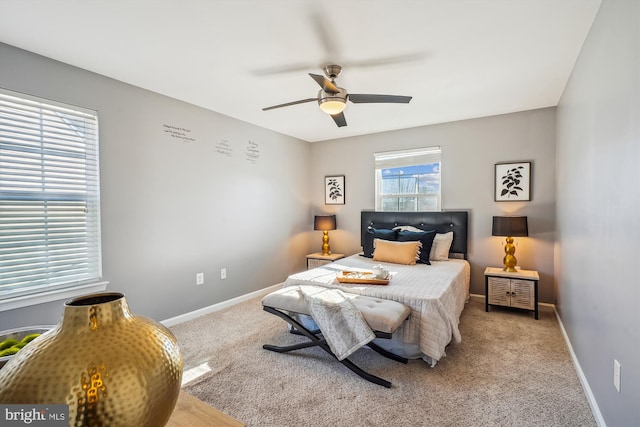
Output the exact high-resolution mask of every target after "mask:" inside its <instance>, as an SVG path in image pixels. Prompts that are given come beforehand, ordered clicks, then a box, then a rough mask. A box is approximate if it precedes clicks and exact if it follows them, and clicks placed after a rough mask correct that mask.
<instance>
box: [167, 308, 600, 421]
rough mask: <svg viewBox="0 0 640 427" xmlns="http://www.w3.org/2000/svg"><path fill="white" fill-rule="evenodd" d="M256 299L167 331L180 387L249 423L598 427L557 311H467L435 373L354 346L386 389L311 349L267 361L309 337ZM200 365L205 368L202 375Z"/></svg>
mask: <svg viewBox="0 0 640 427" xmlns="http://www.w3.org/2000/svg"><path fill="white" fill-rule="evenodd" d="M260 301H261V298H255V299H252V300H249V301H246V302H243V303H241V304H238V305H235V306H233V307H229V308H227V309H224V310H221V311H218V312H215V313H212V314H208V315H205V316H202V317H200V318H197V319H193V320H191V321H188V322H185V323H182V324H179V325H176V326H174V327H172V328H171V330H172V331H173V333H174V334H175V335H176V337H177V338H178V342H179V343H180V346H181V348H182V351H183V355H184V360H185V372H187V371H189V370H190V369H191V368H194V367H200V371H202V372H204V371H206V370H208V369H209V371H208V372H204V373H203V374H202V375H200V376H199V377H197V378H195V379H193V380H192V381H191V382H189V383H187V384H185V385H184V387H183V389H184V390H185V391H187V392H188V393H190V394H192V395H194V396H196V397H198V398H199V399H201V400H203V401H205V402H207V403H209V404H211V405H212V406H214V407H216V408H218V409H219V410H221V411H223V412H225V413H227V414H228V415H230V416H232V417H234V418H236V419H237V420H239V421H241V422H242V423H244V424H246V425H247V426H261V427H262V426H265V427H271V426H273V427H276V426H278V427H288V426H291V427H293V426H296V427H297V426H329V425H331V426H411V427H413V426H545V427H547V426H595V425H596V423H595V421H594V418H593V415H592V413H591V410H590V407H589V404H588V402H587V399H586V397H585V395H584V392H583V390H582V387H581V385H580V382H579V380H578V377H577V374H576V372H575V369H574V366H573V364H572V362H571V358H570V355H569V352H568V349H567V346H566V344H565V342H564V339H563V337H562V333H561V331H560V327H559V325H558V322H557V320H556V317H555V314H554V312H553V311H551V310H548V309H547V310H541V311H540V319H539V320H535V319H534V318H533V315H532V314H531V313H528V312H520V311H513V310H506V309H501V308H492V309H491V311H490V312H489V313H486V312H485V311H484V303H482V302H478V301H474V300H472V301H471V302H469V303H468V304H467V305H466V307H465V309H464V311H463V312H462V316H461V319H460V331H461V334H462V342H461V343H459V344H452V345H450V346H449V347H447V356H446V357H444V358H443V359H441V360H440V362H439V363H438V364H437V365H436V366H435V367H434V368H431V367H429V366H428V365H427V364H426V363H424V362H423V361H422V360H411V361H410V362H409V364H408V365H404V364H401V363H397V362H394V361H392V360H389V359H386V358H384V357H382V356H380V355H379V354H377V353H375V352H373V351H372V350H370V349H368V348H362V349H360V350H358V351H357V352H356V353H354V354H353V355H351V356H350V359H351V360H352V361H353V362H354V363H356V364H358V365H359V366H360V367H362V368H363V369H365V370H367V371H369V372H371V373H373V374H375V375H378V376H380V377H382V378H385V379H387V380H389V381H391V382H392V383H393V387H392V388H391V389H386V388H384V387H381V386H378V385H375V384H372V383H370V382H368V381H365V380H364V379H362V378H360V377H359V376H357V375H355V374H354V373H352V372H351V371H350V370H348V369H347V368H346V367H345V366H343V365H342V364H340V363H338V362H337V361H336V360H335V359H333V358H332V357H331V356H330V355H328V354H327V353H325V352H324V351H322V350H321V349H319V348H317V347H316V348H311V349H304V350H298V351H296V352H292V353H287V354H278V353H273V352H270V351H267V350H264V349H263V348H262V345H263V344H267V343H268V344H274V345H287V344H293V343H296V342H300V341H302V340H305V339H306V338H304V337H300V336H297V335H293V334H290V333H288V330H287V324H286V323H285V322H284V321H283V320H282V319H280V318H278V317H276V316H274V315H271V314H269V313H266V312H264V311H263V310H262V306H261V304H260ZM203 368H205V369H203Z"/></svg>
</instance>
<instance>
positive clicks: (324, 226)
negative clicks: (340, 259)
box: [313, 215, 336, 255]
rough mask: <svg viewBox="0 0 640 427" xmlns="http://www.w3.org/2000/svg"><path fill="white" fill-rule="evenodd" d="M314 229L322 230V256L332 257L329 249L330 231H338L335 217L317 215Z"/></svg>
mask: <svg viewBox="0 0 640 427" xmlns="http://www.w3.org/2000/svg"><path fill="white" fill-rule="evenodd" d="M313 229H314V230H321V231H322V232H323V235H322V255H331V250H330V249H329V230H335V229H336V216H335V215H316V216H315V219H314V221H313Z"/></svg>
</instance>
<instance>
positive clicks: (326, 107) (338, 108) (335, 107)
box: [318, 99, 347, 116]
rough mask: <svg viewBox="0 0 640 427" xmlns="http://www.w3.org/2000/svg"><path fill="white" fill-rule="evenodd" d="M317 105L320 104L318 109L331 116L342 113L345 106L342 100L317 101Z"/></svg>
mask: <svg viewBox="0 0 640 427" xmlns="http://www.w3.org/2000/svg"><path fill="white" fill-rule="evenodd" d="M318 103H319V104H320V109H321V110H322V111H324V112H325V113H327V114H329V115H331V116H333V115H334V114H338V113H342V111H344V109H345V107H346V106H347V104H346V103H345V102H344V100H342V99H336V100H333V99H325V100H320V101H318Z"/></svg>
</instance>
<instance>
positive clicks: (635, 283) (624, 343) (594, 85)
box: [556, 0, 640, 426]
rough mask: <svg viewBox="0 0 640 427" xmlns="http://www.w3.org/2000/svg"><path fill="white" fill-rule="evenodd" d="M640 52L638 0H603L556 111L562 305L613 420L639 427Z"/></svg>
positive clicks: (580, 358)
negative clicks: (616, 366) (617, 383)
mask: <svg viewBox="0 0 640 427" xmlns="http://www.w3.org/2000/svg"><path fill="white" fill-rule="evenodd" d="M639 58H640V6H639V2H638V1H637V0H629V1H611V0H604V1H603V2H602V5H601V7H600V11H599V13H598V16H597V18H596V20H595V22H594V24H593V27H592V28H591V32H590V34H589V37H588V38H587V40H586V43H585V44H584V46H583V49H582V52H581V54H580V57H579V59H578V61H577V63H576V66H575V68H574V70H573V74H572V76H571V79H570V81H569V84H568V85H567V87H566V89H565V92H564V94H563V96H562V99H561V101H560V104H559V106H558V114H557V125H558V129H557V146H558V154H557V158H558V191H557V193H558V232H559V244H558V262H557V263H556V267H557V275H558V278H559V279H558V283H559V287H558V310H559V312H560V316H561V318H562V322H563V324H564V326H565V328H566V331H567V334H568V335H569V338H570V340H571V343H572V346H573V350H574V352H575V354H576V357H577V359H578V361H579V363H580V366H581V367H582V370H583V372H584V374H585V376H586V379H587V381H588V383H589V385H590V388H591V390H592V392H593V395H594V396H595V399H596V400H597V402H598V407H599V409H600V412H601V413H602V417H603V418H604V421H605V422H606V424H607V425H609V426H638V425H640V314H639V313H640V309H639V307H640V279H638V270H637V269H636V267H637V266H638V264H637V263H638V259H639V258H638V254H640V215H639V214H640V191H639V189H638V184H639V183H640V176H639V173H638V171H639V170H640V169H639V165H640V129H639V126H640V65H639ZM614 359H617V360H618V361H619V362H620V363H621V365H622V369H621V392H620V393H618V392H617V391H616V389H615V388H614V386H613V361H614Z"/></svg>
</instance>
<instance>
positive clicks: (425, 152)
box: [373, 146, 441, 169]
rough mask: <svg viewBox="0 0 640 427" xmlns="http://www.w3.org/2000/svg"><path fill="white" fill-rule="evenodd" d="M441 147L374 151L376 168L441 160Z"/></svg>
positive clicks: (398, 166) (422, 163) (397, 166)
mask: <svg viewBox="0 0 640 427" xmlns="http://www.w3.org/2000/svg"><path fill="white" fill-rule="evenodd" d="M440 152H441V151H440V147H437V146H436V147H426V148H418V149H411V150H397V151H385V152H381V153H374V154H373V155H374V157H375V166H376V169H386V168H400V167H404V166H413V165H425V164H429V163H438V162H439V161H440Z"/></svg>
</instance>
